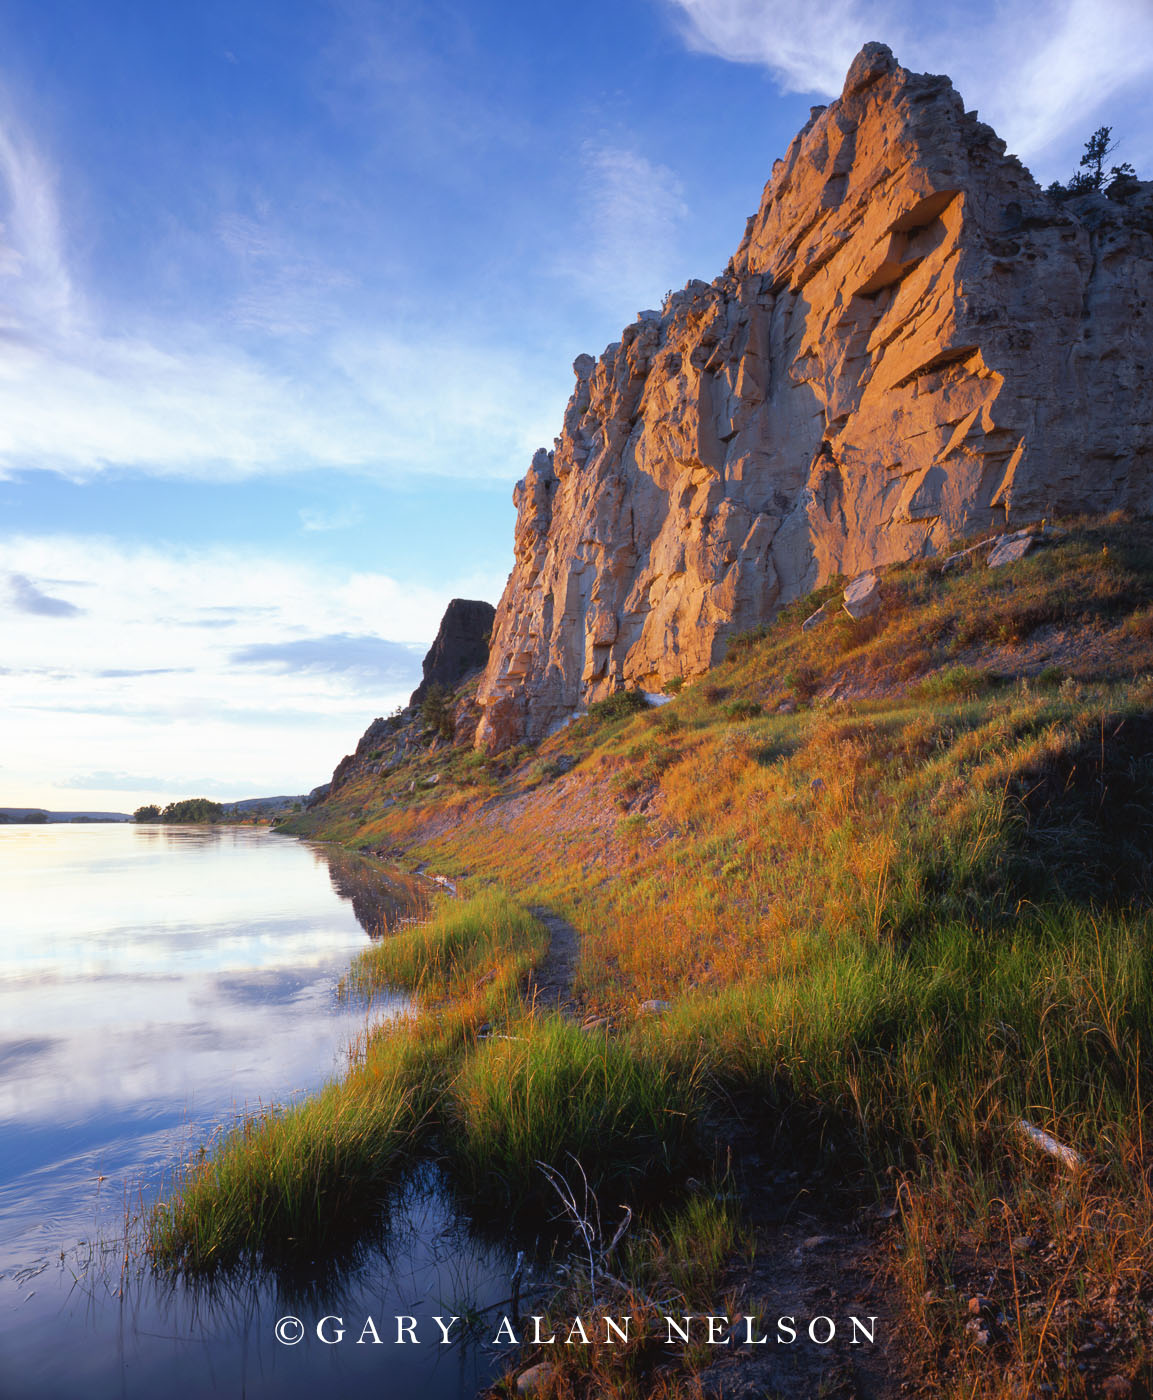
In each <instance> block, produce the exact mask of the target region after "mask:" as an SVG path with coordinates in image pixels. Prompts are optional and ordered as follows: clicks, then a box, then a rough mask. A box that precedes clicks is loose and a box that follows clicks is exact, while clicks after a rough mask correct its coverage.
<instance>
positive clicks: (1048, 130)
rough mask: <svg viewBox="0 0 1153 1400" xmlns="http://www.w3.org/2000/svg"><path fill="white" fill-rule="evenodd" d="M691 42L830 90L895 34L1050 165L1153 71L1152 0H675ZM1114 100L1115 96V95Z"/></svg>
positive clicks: (907, 52) (923, 64)
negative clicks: (864, 54) (953, 2)
mask: <svg viewBox="0 0 1153 1400" xmlns="http://www.w3.org/2000/svg"><path fill="white" fill-rule="evenodd" d="M667 3H668V4H669V5H670V6H672V8H673V9H674V10H675V11H676V12H677V14H678V17H679V19H680V21H681V25H682V30H683V34H684V37H685V40H686V42H687V43H688V44H689V46H690V47H692V48H694V49H697V50H699V51H701V52H705V53H711V54H716V55H718V56H720V57H722V58H726V59H731V60H734V61H737V62H743V63H759V64H763V65H764V66H765V67H767V68H768V69H769V70H770V71H771V72H772V73H773V74H774V75H775V76H776V78H777V79H778V81H779V82H780V83H781V84H782V86H783V87H785V88H786V90H789V91H793V92H813V93H820V94H822V95H823V96H826V97H830V96H835V95H836V94H837V93H839V91H840V89H841V85H842V83H843V81H844V75H845V69H846V67H847V66H848V63H849V62H850V61H851V59H852V57H853V55H854V54H855V53H856V52H857V50H858V49H859V48H860V47H861V45H862V43H864V42H866V41H867V40H870V39H877V40H881V41H882V42H884V43H887V44H889V45H890V47H891V48H892V49H893V51H894V52H895V53H896V55H897V57H898V59H899V60H900V61H901V62H902V63H903V64H904V65H905V66H906V67H907V68H912V69H915V70H922V71H928V72H934V73H948V74H949V75H950V77H951V78H952V79H953V82H954V84H955V85H956V87H957V88H958V90H959V91H960V92H961V94H962V96H963V97H964V99H965V102H966V104H967V105H968V106H969V107H977V108H978V109H979V110H980V112H981V115H982V117H983V118H984V120H986V121H988V122H989V123H990V124H991V125H993V126H994V127H995V128H996V129H997V131H998V132H999V133H1000V135H1001V136H1003V137H1004V138H1005V140H1006V141H1007V142H1008V143H1009V146H1010V148H1011V149H1012V150H1014V151H1016V152H1018V154H1020V155H1021V156H1022V157H1023V158H1024V159H1026V160H1028V161H1037V162H1038V164H1039V165H1040V166H1042V167H1043V168H1045V171H1046V175H1047V176H1048V175H1051V174H1053V173H1062V174H1064V173H1067V172H1065V171H1064V168H1063V166H1061V167H1060V168H1059V169H1057V170H1054V169H1052V168H1050V167H1052V166H1053V163H1054V162H1060V161H1064V162H1065V163H1066V164H1067V163H1068V160H1069V157H1070V153H1071V152H1074V151H1076V150H1078V149H1079V148H1080V145H1081V143H1082V142H1083V141H1084V140H1085V138H1086V136H1087V135H1088V133H1089V130H1090V129H1091V128H1092V127H1093V126H1095V125H1096V124H1097V119H1098V118H1102V119H1104V120H1106V121H1112V122H1113V123H1114V124H1115V125H1118V126H1119V125H1120V121H1121V113H1120V111H1119V110H1117V109H1119V108H1120V107H1121V105H1122V104H1121V98H1122V94H1128V95H1131V96H1133V97H1137V96H1139V95H1140V93H1141V92H1142V91H1144V90H1145V89H1146V88H1147V86H1148V83H1149V80H1150V77H1151V76H1153V5H1150V3H1149V0H1022V2H1021V3H1005V0H1002V3H999V4H994V5H990V6H989V7H988V9H987V11H986V12H981V11H980V10H974V9H972V8H966V9H965V10H964V11H963V12H960V13H958V12H957V11H955V10H954V9H953V8H952V7H950V6H937V7H927V6H925V5H924V4H921V3H919V2H918V3H914V2H913V0H810V3H809V4H808V5H805V6H800V7H799V6H797V5H795V4H793V3H791V0H667ZM1110 104H1112V105H1110Z"/></svg>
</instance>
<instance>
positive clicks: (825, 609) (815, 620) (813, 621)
mask: <svg viewBox="0 0 1153 1400" xmlns="http://www.w3.org/2000/svg"><path fill="white" fill-rule="evenodd" d="M828 615H829V605H828V603H822V604H821V606H820V607H819V608H818V609H817V611H816V612H815V613H810V614H809V615H808V617H806V618H805V620H804V622H802V623H801V631H802V632H811V631H812V630H813V629H814V628H815V627H819V626H820V625H821V623H822V622H824V620H825V618H827V617H828Z"/></svg>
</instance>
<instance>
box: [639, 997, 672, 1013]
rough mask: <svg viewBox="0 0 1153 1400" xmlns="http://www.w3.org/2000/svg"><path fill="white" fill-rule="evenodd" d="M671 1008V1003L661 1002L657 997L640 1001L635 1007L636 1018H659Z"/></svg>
mask: <svg viewBox="0 0 1153 1400" xmlns="http://www.w3.org/2000/svg"><path fill="white" fill-rule="evenodd" d="M671 1006H672V1002H671V1001H661V1000H660V999H659V998H658V997H652V998H651V999H650V1000H649V1001H642V1002H641V1004H640V1006H638V1007H637V1015H638V1016H660V1015H662V1014H663V1013H664V1012H665V1011H668V1009H669V1008H670V1007H671Z"/></svg>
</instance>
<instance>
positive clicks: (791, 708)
mask: <svg viewBox="0 0 1153 1400" xmlns="http://www.w3.org/2000/svg"><path fill="white" fill-rule="evenodd" d="M796 710H797V702H796V701H795V700H782V701H781V703H780V704H779V705H778V706H777V714H779V715H792V714H795V713H796Z"/></svg>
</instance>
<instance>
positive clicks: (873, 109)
mask: <svg viewBox="0 0 1153 1400" xmlns="http://www.w3.org/2000/svg"><path fill="white" fill-rule="evenodd" d="M1151 299H1153V185H1143V186H1140V187H1138V188H1137V189H1136V191H1135V192H1133V193H1132V194H1131V195H1130V197H1129V198H1128V199H1127V201H1126V202H1125V203H1124V204H1122V203H1119V202H1112V201H1110V200H1107V199H1106V198H1105V197H1104V196H1102V195H1088V196H1083V197H1081V198H1078V199H1075V200H1069V201H1066V202H1064V203H1060V204H1059V203H1057V202H1056V201H1054V200H1052V199H1051V198H1050V197H1049V196H1047V195H1045V194H1043V193H1042V191H1041V190H1040V189H1039V187H1038V186H1037V184H1036V183H1035V182H1034V180H1033V179H1032V177H1031V176H1030V174H1029V172H1028V171H1027V170H1025V168H1024V167H1023V166H1022V165H1021V164H1020V162H1019V161H1017V159H1016V158H1015V157H1013V156H1007V155H1006V154H1005V146H1004V143H1003V142H1002V141H1001V140H999V139H998V137H997V136H996V135H995V134H994V132H993V131H992V130H991V129H990V128H989V127H987V126H985V125H984V124H983V123H981V122H979V121H978V120H977V118H976V115H975V114H973V113H966V112H965V110H964V106H963V104H962V102H961V99H960V97H959V96H958V95H957V93H956V92H955V91H954V90H953V88H952V86H951V84H950V83H949V80H948V79H947V78H943V77H932V76H928V75H925V74H914V73H909V72H907V71H906V70H904V69H902V68H901V67H899V66H898V64H897V62H896V60H895V59H894V58H893V55H892V54H891V52H890V51H889V50H888V49H887V48H886V47H885V46H884V45H881V44H870V45H867V46H866V47H865V49H864V50H862V52H861V54H860V55H858V57H857V59H856V60H855V61H854V63H853V65H852V67H851V69H850V70H849V74H848V77H847V79H846V82H845V88H844V92H843V93H842V95H841V97H840V98H839V99H838V100H837V101H835V102H833V103H832V104H831V105H830V106H829V107H826V108H814V109H813V115H812V118H811V120H810V121H809V123H808V124H807V125H806V127H805V128H804V129H803V130H802V131H801V132H800V134H799V135H798V136H797V137H796V138H795V139H794V141H793V143H792V144H791V146H790V147H789V150H788V152H787V154H786V155H785V158H784V159H783V160H781V161H778V162H777V163H776V165H775V166H774V168H773V174H772V178H771V179H770V181H769V183H768V185H767V186H766V188H765V193H764V197H763V200H762V202H761V207H760V209H759V211H758V212H757V213H756V214H755V215H754V216H753V217H752V218H751V219H750V220H749V222H748V226H747V229H746V232H745V236H744V239H743V241H742V243H741V245H740V248H739V249H738V251H737V253H736V255H735V257H734V258H733V259H732V261H731V262H730V264H729V267H728V268H727V269H726V271H725V273H724V274H723V275H722V276H721V277H718V278H717V279H716V280H715V281H713V282H712V283H705V282H691V283H689V285H688V286H687V287H686V288H685V289H684V290H683V291H681V292H677V293H676V294H674V295H673V296H671V297H669V298H668V300H667V301H666V303H665V306H664V308H663V310H662V311H661V312H656V311H646V312H642V313H641V315H640V317H639V318H638V320H637V321H636V322H635V323H634V324H632V325H631V326H629V327H628V328H627V329H626V330H625V331H624V333H623V335H622V337H621V339H620V341H619V342H618V343H616V344H613V345H610V346H609V347H608V349H607V350H605V352H604V354H603V355H602V356H601V357H600V359H599V360H593V359H592V357H591V356H588V355H582V356H581V357H580V358H579V359H578V360H577V361H576V363H575V364H574V366H573V368H574V371H575V373H576V379H577V383H576V389H575V392H574V393H573V396H572V398H571V399H570V401H569V405H568V408H567V410H566V413H565V419H564V426H563V430H562V432H561V435H560V437H559V438H557V440H556V445H555V450H554V451H552V452H548V451H544V450H542V451H540V452H538V453H537V454H536V456H535V457H534V458H533V461H532V465H531V467H530V469H529V471H528V473H527V474H526V476H525V478H524V480H523V481H521V482H520V483H519V484H518V486H517V488H516V491H515V493H514V501H515V503H516V506H517V511H518V517H517V526H516V563H515V567H514V569H513V572H512V575H511V576H510V578H509V582H508V585H507V587H506V589H505V592H504V596H503V598H502V600H501V604H500V607H499V609H498V611H497V616H496V625H495V628H494V632H493V640H492V646H491V652H490V657H489V664H488V667H487V670H486V672H485V676H484V679H483V681H482V684H481V687H480V691H479V694H478V700H479V702H480V704H481V705H482V707H483V713H482V718H481V723H480V727H479V730H478V743H481V744H484V745H486V746H488V747H490V748H502V747H504V746H506V745H508V744H510V743H515V742H517V741H519V740H522V739H537V738H540V737H541V736H543V735H544V734H546V733H547V732H549V730H550V729H551V728H553V727H554V726H555V725H556V724H557V723H558V722H559V721H561V720H563V719H564V718H566V717H567V716H569V715H571V714H572V713H573V712H574V711H576V710H577V709H578V708H579V707H581V706H582V705H584V704H587V703H588V702H589V701H591V700H595V699H597V698H600V697H601V696H603V695H605V694H608V693H610V692H611V691H612V690H614V689H617V688H619V687H621V686H624V685H627V686H636V687H640V688H642V689H646V690H657V689H659V688H660V687H661V685H662V684H663V682H664V681H666V680H667V679H669V678H670V677H673V676H679V675H684V676H691V675H693V674H696V673H699V672H701V671H703V670H705V669H707V668H708V667H709V666H710V665H712V664H714V663H715V662H716V661H718V660H719V659H720V658H721V656H722V655H723V652H724V647H725V641H726V638H727V637H728V636H729V635H730V634H731V633H733V632H734V631H740V630H743V629H745V628H748V627H751V626H754V625H756V624H757V623H759V622H763V621H767V620H769V619H770V618H772V617H773V616H774V615H775V613H776V612H777V610H778V609H779V608H780V607H781V606H782V605H783V604H784V603H786V602H788V601H789V600H791V599H792V598H795V597H797V596H798V595H800V594H803V593H805V592H808V591H809V590H811V589H812V588H813V587H815V586H816V585H817V584H818V583H820V582H821V581H823V580H824V579H825V578H827V577H829V576H830V575H832V574H835V573H843V574H848V575H855V574H858V573H861V572H863V571H864V570H866V569H869V568H872V567H873V566H876V565H883V564H886V563H891V562H893V561H896V560H899V559H907V558H910V557H913V556H916V555H919V554H923V553H931V552H935V551H938V550H940V549H942V548H943V547H944V546H946V545H947V543H948V542H949V540H950V539H951V538H953V537H955V536H956V535H958V534H960V533H963V532H966V531H970V530H975V529H989V528H994V529H996V528H1002V527H1005V526H1007V525H1010V524H1011V525H1013V526H1016V525H1019V524H1021V523H1023V522H1026V521H1030V520H1035V519H1039V518H1040V517H1042V516H1044V515H1046V514H1054V513H1057V512H1069V511H1078V510H1086V511H1094V512H1096V511H1104V510H1109V509H1113V508H1117V507H1123V506H1131V507H1136V508H1140V509H1148V508H1150V507H1151V505H1153V502H1151V499H1150V494H1151V493H1150V488H1151V479H1153V393H1151V391H1150V385H1149V376H1150V372H1151V371H1153V317H1151V314H1150V301H1151Z"/></svg>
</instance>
